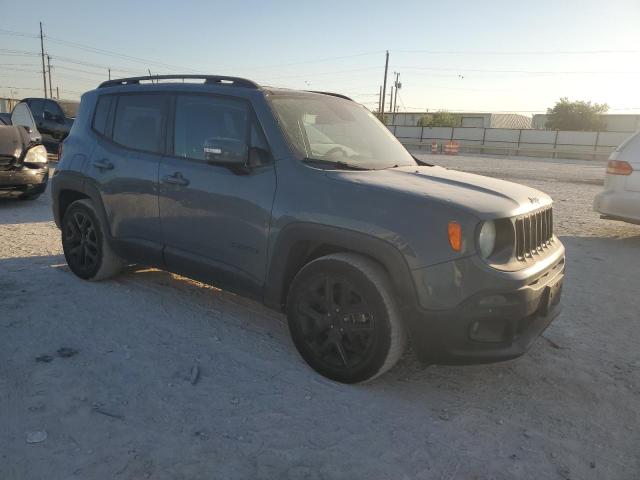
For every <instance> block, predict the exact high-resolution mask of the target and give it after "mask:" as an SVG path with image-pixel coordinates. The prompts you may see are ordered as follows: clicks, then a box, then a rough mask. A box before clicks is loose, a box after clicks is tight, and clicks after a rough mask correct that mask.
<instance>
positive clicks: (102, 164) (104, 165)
mask: <svg viewBox="0 0 640 480" xmlns="http://www.w3.org/2000/svg"><path fill="white" fill-rule="evenodd" d="M93 166H94V167H96V168H97V169H99V170H113V163H111V162H110V161H109V160H107V159H106V158H103V159H102V160H100V161H99V162H93Z"/></svg>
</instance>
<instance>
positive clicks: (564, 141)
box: [387, 125, 632, 160]
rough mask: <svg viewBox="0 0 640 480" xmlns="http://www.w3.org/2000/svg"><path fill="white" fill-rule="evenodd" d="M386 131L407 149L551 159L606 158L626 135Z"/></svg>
mask: <svg viewBox="0 0 640 480" xmlns="http://www.w3.org/2000/svg"><path fill="white" fill-rule="evenodd" d="M387 128H389V130H390V131H391V132H392V133H393V134H394V135H395V136H396V137H397V138H398V140H400V142H402V143H403V144H404V145H406V146H408V147H414V148H418V149H422V148H426V149H429V150H431V148H432V145H433V144H436V145H437V147H436V149H437V151H438V152H443V151H444V145H445V144H446V143H448V142H450V141H455V142H457V143H458V144H459V146H460V148H459V150H460V152H466V153H489V154H504V155H527V156H540V157H553V158H576V159H593V160H603V159H606V158H607V157H608V156H609V155H610V154H611V152H613V150H615V149H616V147H617V146H618V145H620V144H621V143H622V142H623V141H624V140H625V139H626V138H628V137H629V136H630V135H632V134H630V133H629V132H569V131H551V130H531V129H522V130H518V129H507V128H479V127H407V126H400V125H389V126H388V127H387Z"/></svg>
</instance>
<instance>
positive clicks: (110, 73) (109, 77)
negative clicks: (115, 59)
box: [109, 69, 111, 80]
mask: <svg viewBox="0 0 640 480" xmlns="http://www.w3.org/2000/svg"><path fill="white" fill-rule="evenodd" d="M109 80H111V69H109Z"/></svg>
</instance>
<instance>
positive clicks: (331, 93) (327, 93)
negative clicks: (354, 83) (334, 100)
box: [307, 90, 353, 102]
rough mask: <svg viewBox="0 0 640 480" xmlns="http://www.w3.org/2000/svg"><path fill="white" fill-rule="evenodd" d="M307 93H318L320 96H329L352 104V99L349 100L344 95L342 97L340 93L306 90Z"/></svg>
mask: <svg viewBox="0 0 640 480" xmlns="http://www.w3.org/2000/svg"><path fill="white" fill-rule="evenodd" d="M307 92H309V93H319V94H321V95H331V96H332V97H338V98H344V99H345V100H351V101H352V102H353V99H352V98H349V97H347V96H346V95H342V94H341V93H333V92H321V91H319V90H307Z"/></svg>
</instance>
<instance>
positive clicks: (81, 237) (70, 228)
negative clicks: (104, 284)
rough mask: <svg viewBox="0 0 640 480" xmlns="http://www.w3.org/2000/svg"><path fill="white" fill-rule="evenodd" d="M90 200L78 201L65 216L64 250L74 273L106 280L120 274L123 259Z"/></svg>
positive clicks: (92, 278)
mask: <svg viewBox="0 0 640 480" xmlns="http://www.w3.org/2000/svg"><path fill="white" fill-rule="evenodd" d="M104 231H105V228H104V226H103V225H102V223H101V222H100V220H99V218H98V215H97V214H96V212H95V208H94V206H93V204H92V203H91V201H90V200H76V201H75V202H73V203H72V204H71V205H69V207H68V208H67V210H66V212H65V214H64V217H63V219H62V249H63V251H64V257H65V259H66V260H67V264H68V265H69V268H70V269H71V271H72V272H73V273H75V274H76V275H77V276H78V277H80V278H82V279H84V280H92V281H98V280H104V279H107V278H109V277H112V276H114V275H116V274H118V273H119V272H120V271H121V270H122V268H123V267H124V265H125V264H124V262H123V261H122V259H121V258H120V257H118V256H117V255H116V254H115V253H114V252H113V250H112V249H111V246H110V245H109V242H108V240H107V237H106V235H105V234H104Z"/></svg>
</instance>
